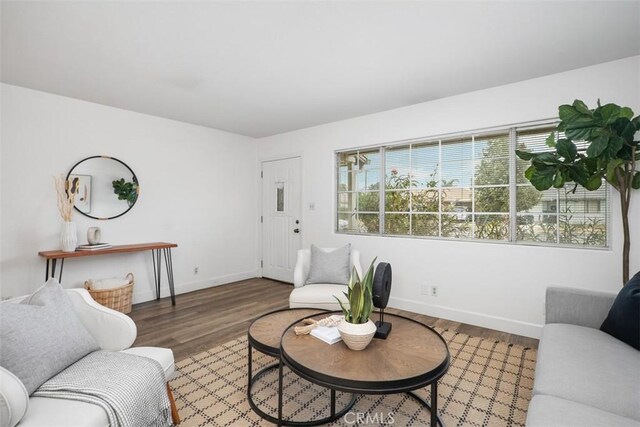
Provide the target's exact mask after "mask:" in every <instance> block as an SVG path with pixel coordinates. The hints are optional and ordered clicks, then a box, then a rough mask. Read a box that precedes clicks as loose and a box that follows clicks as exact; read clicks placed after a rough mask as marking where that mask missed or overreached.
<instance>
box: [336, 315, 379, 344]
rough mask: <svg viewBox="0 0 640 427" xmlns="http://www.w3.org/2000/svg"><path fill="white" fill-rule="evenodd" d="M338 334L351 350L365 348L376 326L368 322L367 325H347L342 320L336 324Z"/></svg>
mask: <svg viewBox="0 0 640 427" xmlns="http://www.w3.org/2000/svg"><path fill="white" fill-rule="evenodd" d="M338 332H340V336H341V337H342V341H344V343H345V344H346V345H347V347H349V348H350V349H351V350H363V349H364V348H366V347H367V346H368V345H369V343H370V342H371V340H372V339H373V336H374V335H375V333H376V324H375V323H373V322H372V321H371V320H369V321H368V322H367V323H359V324H357V323H349V322H347V321H346V320H344V319H342V320H341V321H340V323H339V324H338Z"/></svg>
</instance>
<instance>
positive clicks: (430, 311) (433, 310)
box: [389, 297, 542, 338]
mask: <svg viewBox="0 0 640 427" xmlns="http://www.w3.org/2000/svg"><path fill="white" fill-rule="evenodd" d="M389 307H393V308H399V309H402V310H408V311H412V312H414V313H420V314H426V315H428V316H433V317H439V318H441V319H447V320H453V321H455V322H461V323H468V324H470V325H476V326H481V327H483V328H489V329H495V330H498V331H503V332H508V333H510V334H516V335H522V336H525V337H531V338H540V335H541V333H542V325H537V324H535V323H528V322H522V321H520V320H513V319H507V318H505V317H499V316H491V315H488V314H483V313H477V312H473V311H467V310H460V309H457V308H451V307H444V306H441V305H434V304H426V303H423V302H419V301H413V300H409V299H405V298H395V297H391V298H390V299H389Z"/></svg>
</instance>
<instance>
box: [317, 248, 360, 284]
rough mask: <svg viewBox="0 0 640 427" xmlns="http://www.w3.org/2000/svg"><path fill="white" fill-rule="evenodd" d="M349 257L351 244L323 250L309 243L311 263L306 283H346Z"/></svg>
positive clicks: (348, 272) (348, 273) (348, 274)
mask: <svg viewBox="0 0 640 427" xmlns="http://www.w3.org/2000/svg"><path fill="white" fill-rule="evenodd" d="M350 258H351V244H348V245H346V246H343V247H341V248H338V249H334V250H332V251H325V250H322V249H320V248H319V247H317V246H316V245H311V265H310V266H309V277H307V284H308V285H310V284H313V283H331V284H336V285H348V284H349V277H350V276H351V271H349V260H350Z"/></svg>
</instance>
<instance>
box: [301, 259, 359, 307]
mask: <svg viewBox="0 0 640 427" xmlns="http://www.w3.org/2000/svg"><path fill="white" fill-rule="evenodd" d="M323 249H324V250H326V251H331V250H333V249H334V248H323ZM353 267H355V268H356V271H357V272H358V274H359V275H360V277H362V267H361V266H360V252H359V251H357V250H354V249H351V260H350V263H349V270H350V271H351V270H352V269H353ZM310 268H311V250H309V249H300V250H299V251H298V259H297V261H296V267H295V270H294V271H293V286H294V289H293V291H292V292H291V295H289V308H299V307H307V308H324V309H326V310H340V304H338V302H337V301H336V299H335V298H334V297H333V296H334V295H335V296H337V297H338V298H340V301H342V302H343V303H345V305H346V306H348V305H349V303H348V302H347V299H346V298H345V296H344V294H343V292H346V291H347V286H346V285H336V284H331V283H326V284H320V283H314V284H310V285H307V284H306V282H307V277H309V269H310Z"/></svg>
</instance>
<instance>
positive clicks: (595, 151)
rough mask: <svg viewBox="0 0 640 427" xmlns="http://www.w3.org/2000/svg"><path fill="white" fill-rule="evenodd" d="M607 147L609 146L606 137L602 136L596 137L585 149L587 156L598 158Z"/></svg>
mask: <svg viewBox="0 0 640 427" xmlns="http://www.w3.org/2000/svg"><path fill="white" fill-rule="evenodd" d="M608 145H609V137H608V136H605V135H602V136H599V137H597V138H596V139H594V140H593V142H591V145H589V148H587V156H589V157H598V156H599V155H601V154H602V153H604V150H606V149H607V146H608Z"/></svg>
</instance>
